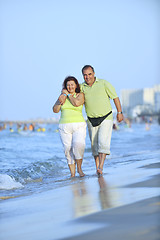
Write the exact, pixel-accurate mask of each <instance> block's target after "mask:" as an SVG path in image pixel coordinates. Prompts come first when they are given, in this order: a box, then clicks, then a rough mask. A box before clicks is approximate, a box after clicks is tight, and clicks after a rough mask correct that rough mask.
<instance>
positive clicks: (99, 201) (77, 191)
mask: <svg viewBox="0 0 160 240" xmlns="http://www.w3.org/2000/svg"><path fill="white" fill-rule="evenodd" d="M97 181H98V185H99V190H98V191H97V194H96V195H98V196H97V198H95V193H96V192H94V193H92V191H90V190H88V189H89V186H88V184H86V182H85V181H81V182H78V183H76V184H73V185H72V192H73V211H74V217H81V216H84V215H87V214H91V213H94V212H97V211H99V210H103V209H106V208H110V207H111V204H110V199H109V193H108V192H109V191H108V186H107V183H106V181H105V179H104V177H103V176H101V177H99V178H97ZM95 191H96V189H95Z"/></svg>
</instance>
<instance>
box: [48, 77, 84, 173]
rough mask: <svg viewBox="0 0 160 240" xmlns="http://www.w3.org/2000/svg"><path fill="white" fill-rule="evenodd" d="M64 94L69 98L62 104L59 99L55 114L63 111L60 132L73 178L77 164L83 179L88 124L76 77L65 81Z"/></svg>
mask: <svg viewBox="0 0 160 240" xmlns="http://www.w3.org/2000/svg"><path fill="white" fill-rule="evenodd" d="M63 94H64V95H65V96H66V97H67V98H66V101H65V103H64V104H61V102H60V100H59V98H58V100H57V101H56V103H55V104H54V106H53V112H55V113H58V112H59V111H61V117H60V121H59V132H60V137H61V140H62V143H63V146H64V152H65V156H66V158H67V162H68V166H69V169H70V172H71V177H74V176H75V172H76V164H77V172H78V173H79V175H80V177H83V176H84V173H83V171H82V168H81V165H82V161H83V154H84V149H85V138H86V122H85V120H84V118H83V115H82V108H83V103H84V94H83V93H81V92H80V86H79V83H78V81H77V79H76V78H75V77H73V76H69V77H67V78H66V79H65V80H64V82H63ZM73 103H74V106H73Z"/></svg>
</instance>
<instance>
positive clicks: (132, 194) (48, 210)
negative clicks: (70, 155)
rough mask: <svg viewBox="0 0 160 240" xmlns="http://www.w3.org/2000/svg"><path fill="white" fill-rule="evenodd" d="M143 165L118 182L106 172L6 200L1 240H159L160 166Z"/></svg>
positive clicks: (125, 168)
mask: <svg viewBox="0 0 160 240" xmlns="http://www.w3.org/2000/svg"><path fill="white" fill-rule="evenodd" d="M149 162H151V163H149ZM142 164H143V163H142V162H141V164H139V165H140V166H139V167H138V164H137V167H134V164H133V165H131V164H130V165H129V167H130V172H129V173H127V171H128V170H127V169H128V166H125V165H124V166H122V167H121V170H123V171H124V172H126V174H125V175H124V179H123V178H122V177H121V179H119V181H118V180H117V179H118V178H114V176H115V175H117V172H116V170H115V172H114V170H113V171H112V173H107V169H105V171H104V175H103V177H100V178H98V177H97V176H96V174H95V175H86V176H85V177H84V178H82V179H81V178H78V177H77V178H75V179H71V180H70V181H71V182H70V185H69V186H64V187H61V188H57V189H54V190H52V189H51V190H49V191H46V192H41V193H36V194H34V195H32V196H21V197H18V198H16V196H15V198H12V199H8V200H2V201H1V220H0V222H1V224H0V232H1V238H0V239H1V240H10V239H12V240H20V239H23V240H25V239H35V240H41V239H45V240H49V239H77V240H78V239H97V238H98V239H99V240H100V239H111V240H115V239H117V238H118V239H124V238H125V239H130V240H132V239H138V240H139V239H140V240H141V239H145V240H146V239H148V240H152V239H154V240H158V239H160V235H159V229H160V221H159V220H160V219H159V216H160V181H159V180H160V174H159V166H160V163H159V162H158V160H153V159H152V160H150V161H149V160H148V161H147V162H145V165H143V166H142ZM128 176H130V177H128ZM127 178H128V183H129V184H128V185H126V184H124V183H126V182H127Z"/></svg>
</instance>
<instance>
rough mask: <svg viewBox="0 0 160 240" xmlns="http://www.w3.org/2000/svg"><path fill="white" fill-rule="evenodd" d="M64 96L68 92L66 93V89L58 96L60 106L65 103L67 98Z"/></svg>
mask: <svg viewBox="0 0 160 240" xmlns="http://www.w3.org/2000/svg"><path fill="white" fill-rule="evenodd" d="M64 94H66V95H68V94H69V92H68V91H67V89H62V91H61V95H60V96H59V98H58V100H59V102H60V104H61V105H63V104H64V103H65V101H66V98H67V96H65V95H64Z"/></svg>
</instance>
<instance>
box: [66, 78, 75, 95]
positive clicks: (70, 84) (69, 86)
mask: <svg viewBox="0 0 160 240" xmlns="http://www.w3.org/2000/svg"><path fill="white" fill-rule="evenodd" d="M76 87H77V85H76V84H75V82H74V81H73V80H71V81H68V82H67V90H68V92H69V93H71V94H74V93H75V90H76Z"/></svg>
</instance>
